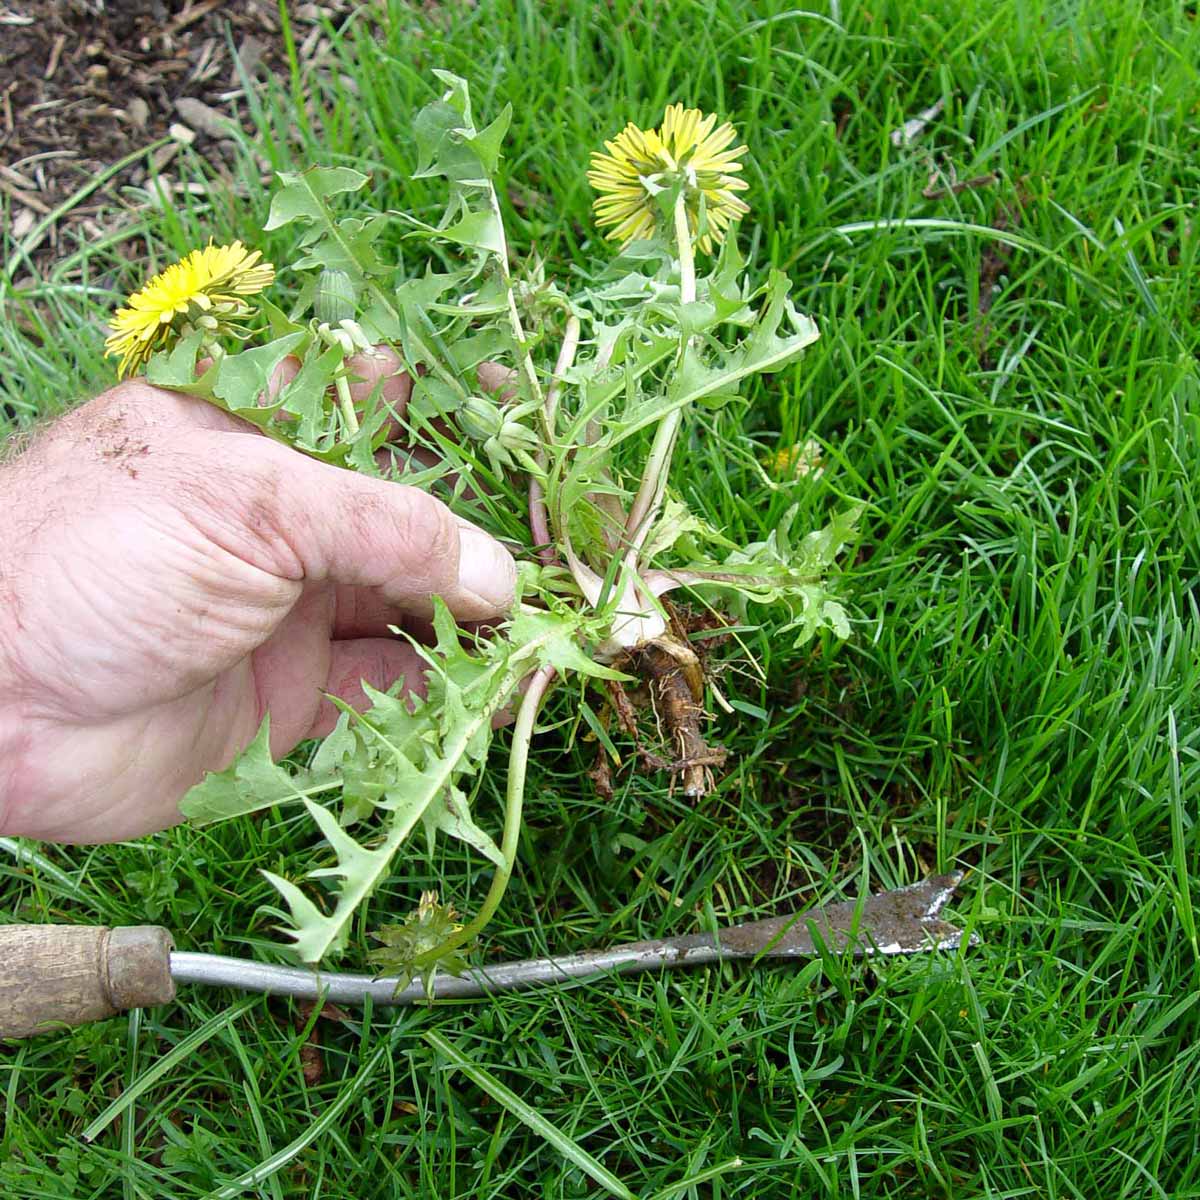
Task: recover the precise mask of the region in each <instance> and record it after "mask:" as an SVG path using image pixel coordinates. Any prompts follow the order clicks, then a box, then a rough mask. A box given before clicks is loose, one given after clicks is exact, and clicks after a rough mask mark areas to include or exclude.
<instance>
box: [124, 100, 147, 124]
mask: <svg viewBox="0 0 1200 1200" xmlns="http://www.w3.org/2000/svg"><path fill="white" fill-rule="evenodd" d="M125 112H126V114H127V115H128V117H129V122H130V124H131V125H132V126H133V127H134V128H135V129H145V128H146V122H147V121H149V120H150V105H148V104H147V103H146V102H145V100H143V99H142V98H141V96H134V98H133V99H132V100H130V102H129V103H128V104H127V105H126V106H125Z"/></svg>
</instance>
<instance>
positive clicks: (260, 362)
mask: <svg viewBox="0 0 1200 1200" xmlns="http://www.w3.org/2000/svg"><path fill="white" fill-rule="evenodd" d="M307 336H308V334H307V333H305V332H300V333H288V334H285V335H284V336H283V337H281V338H276V339H275V340H274V341H273V342H268V343H267V344H266V345H265V346H254V347H252V348H251V349H249V350H242V351H241V352H240V353H238V354H230V355H228V356H227V357H225V358H223V359H222V360H221V362H220V363H219V364H218V367H219V370H218V372H217V377H216V380H215V381H214V382H213V387H212V391H213V395H214V396H215V397H216V398H217V399H218V400H221V401H223V402H224V405H223V406H224V407H225V409H226V410H227V411H228V412H231V413H236V414H238V415H239V416H242V415H244V414H246V413H247V412H249V413H250V414H251V416H252V418H257V417H259V416H260V414H262V413H263V412H264V411H266V412H268V413H269V412H271V411H274V410H275V409H277V408H278V407H279V404H280V401H279V400H278V398H277V399H276V400H275V401H274V402H273V403H272V404H269V405H266V404H260V402H259V401H260V399H262V398H263V397H265V396H266V395H267V393H268V387H269V384H270V381H271V377H272V376H273V375H274V374H275V369H276V367H278V366H279V364H280V363H281V362H283V360H284V359H285V358H287V356H288V355H289V354H291V353H292V351H293V350H295V349H296V348H297V347H298V346H299V345H300V343H301V342H302V341H304V339H305V338H306V337H307Z"/></svg>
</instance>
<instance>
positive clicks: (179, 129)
mask: <svg viewBox="0 0 1200 1200" xmlns="http://www.w3.org/2000/svg"><path fill="white" fill-rule="evenodd" d="M167 133H168V135H169V136H171V137H172V138H174V139H175V141H177V142H178V143H179V144H180V145H181V146H190V145H191V144H192V143H193V142H194V141H195V140H196V131H195V130H194V129H190V128H188V126H186V125H181V124H180V123H179V122H178V121H174V122H172V124H171V125H169V126H168V127H167Z"/></svg>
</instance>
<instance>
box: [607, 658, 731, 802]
mask: <svg viewBox="0 0 1200 1200" xmlns="http://www.w3.org/2000/svg"><path fill="white" fill-rule="evenodd" d="M629 668H630V669H631V670H632V671H633V672H634V673H635V674H637V675H640V676H641V677H642V678H643V679H645V680H646V681H647V683H648V684H649V688H650V699H651V702H652V703H653V705H654V711H655V714H656V715H657V717H658V722H659V725H660V727H661V728H662V732H663V740H664V741H665V742H666V743H667V744H668V746H670V747H671V750H672V751H673V752H674V756H675V757H674V759H673V761H671V762H670V764H669V769H670V771H671V772H672V774H673V775H677V776H678V777H679V778H680V779H681V780H682V782H683V792H684V795H685V796H693V797H696V798H699V797H700V796H703V795H705V794H706V793H708V792H709V791H711V790H712V787H713V775H712V768H713V767H719V766H721V765H722V764H723V763H724V762H725V751H724V750H723V749H721V747H719V746H709V745H708V743H707V742H706V741H705V740H704V735H703V734H702V733H701V732H700V724H701V722H702V721H703V720H704V719H705V715H706V714H705V712H704V668H703V666H702V665H701V663H700V659H699V658H698V657H697V656H696V652H695V651H694V650H693V649H692V648H691V646H689V645H688V644H687V643H686V642H683V641H680V640H679V639H678V638H675V637H672V636H671V635H670V634H665V635H663V636H662V637H656V638H651V639H650V641H648V642H643V643H642V644H641V645H640V646H635V647H634V648H633V649H632V650H631V651H630V652H629Z"/></svg>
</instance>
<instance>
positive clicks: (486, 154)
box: [463, 104, 513, 175]
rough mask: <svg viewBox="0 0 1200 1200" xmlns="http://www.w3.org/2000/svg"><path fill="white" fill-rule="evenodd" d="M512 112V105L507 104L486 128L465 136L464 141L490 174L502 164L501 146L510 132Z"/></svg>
mask: <svg viewBox="0 0 1200 1200" xmlns="http://www.w3.org/2000/svg"><path fill="white" fill-rule="evenodd" d="M512 114H513V109H512V105H511V104H506V105H505V106H504V107H503V108H502V109H501V110H500V115H499V116H498V117H497V118H496V119H495V120H494V121H493V122H492V123H491V124H490V125H489V126H487V128H486V129H481V130H480V131H479V132H478V133H476V134H474V135H470V134H468V135H465V136H464V137H463V141H464V142H466V144H467V145H468V146H470V147H471V149H472V150H474V151H475V154H476V155H477V156H478V158H479V161H480V162H481V163H483V167H484V170H486V171H487V173H488V174H489V175H493V174H495V171H496V168H497V166H499V164H500V147H501V146H502V145H503V144H504V135H505V134H506V133H507V132H508V127H509V125H510V124H512Z"/></svg>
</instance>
